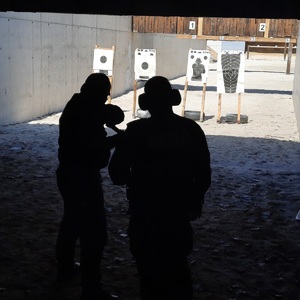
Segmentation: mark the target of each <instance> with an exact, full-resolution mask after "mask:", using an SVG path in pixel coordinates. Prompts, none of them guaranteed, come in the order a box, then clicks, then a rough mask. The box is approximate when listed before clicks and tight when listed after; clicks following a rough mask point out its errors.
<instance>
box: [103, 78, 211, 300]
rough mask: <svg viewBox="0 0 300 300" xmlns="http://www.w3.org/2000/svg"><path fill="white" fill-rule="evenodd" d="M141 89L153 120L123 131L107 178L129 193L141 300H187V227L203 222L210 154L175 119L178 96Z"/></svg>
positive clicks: (158, 85)
mask: <svg viewBox="0 0 300 300" xmlns="http://www.w3.org/2000/svg"><path fill="white" fill-rule="evenodd" d="M144 90H145V93H143V94H142V95H140V96H139V106H140V108H141V109H142V110H148V111H149V113H150V117H149V118H146V119H139V120H134V121H132V122H130V123H129V124H128V125H127V128H126V130H125V132H124V135H123V136H122V141H121V142H120V143H119V144H118V145H117V146H116V149H115V152H114V154H113V155H112V157H111V160H110V163H109V173H110V176H111V179H112V181H113V183H114V184H117V185H123V184H126V186H127V197H128V200H129V203H130V207H129V214H130V219H129V227H128V236H129V241H130V250H131V253H132V254H133V256H134V258H135V259H136V263H137V269H138V272H139V275H140V295H141V299H142V300H150V299H151V300H153V299H155V300H159V299H172V300H179V299H180V300H183V299H184V300H190V299H192V298H193V290H192V278H191V273H190V268H189V265H188V261H187V257H188V255H189V254H190V253H191V250H192V247H193V230H192V227H191V223H190V221H191V220H195V219H196V218H198V217H200V215H201V211H202V204H203V201H204V196H205V193H206V191H207V190H208V188H209V186H210V182H211V169H210V154H209V149H208V145H207V141H206V137H205V135H204V132H203V130H202V129H201V127H200V126H199V125H198V124H197V123H196V122H195V121H192V120H190V119H187V118H184V117H181V116H178V115H177V114H175V113H174V112H173V109H172V107H173V106H174V105H179V104H180V102H181V96H180V92H179V91H178V90H177V89H173V88H172V86H171V84H170V83H169V81H168V80H167V79H166V78H164V77H162V76H155V77H153V78H151V79H149V80H148V81H147V82H146V84H145V88H144Z"/></svg>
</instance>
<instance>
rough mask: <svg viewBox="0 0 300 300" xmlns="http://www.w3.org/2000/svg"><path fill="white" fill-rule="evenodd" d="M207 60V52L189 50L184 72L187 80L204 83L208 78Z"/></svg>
mask: <svg viewBox="0 0 300 300" xmlns="http://www.w3.org/2000/svg"><path fill="white" fill-rule="evenodd" d="M209 60H210V53H209V51H207V50H194V49H190V50H189V54H188V63H187V71H186V77H187V80H188V81H200V82H202V83H206V81H207V77H208V69H209Z"/></svg>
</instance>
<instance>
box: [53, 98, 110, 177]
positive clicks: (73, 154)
mask: <svg viewBox="0 0 300 300" xmlns="http://www.w3.org/2000/svg"><path fill="white" fill-rule="evenodd" d="M87 100H88V99H86V98H85V97H84V95H83V94H81V93H80V94H74V95H73V97H72V98H71V100H70V101H69V102H68V103H67V105H66V107H65V109H64V110H63V112H62V115H61V117H60V120H59V140H58V143H59V149H58V159H59V162H60V168H69V167H70V166H72V168H73V167H74V166H78V167H79V168H84V169H85V170H88V171H95V172H99V170H100V169H101V168H104V167H106V166H107V164H108V161H109V157H110V147H109V145H108V143H107V140H106V135H107V133H106V131H105V128H104V125H103V124H104V121H103V119H104V116H103V107H104V104H101V103H100V102H99V103H97V102H94V103H93V102H91V101H90V102H88V101H87Z"/></svg>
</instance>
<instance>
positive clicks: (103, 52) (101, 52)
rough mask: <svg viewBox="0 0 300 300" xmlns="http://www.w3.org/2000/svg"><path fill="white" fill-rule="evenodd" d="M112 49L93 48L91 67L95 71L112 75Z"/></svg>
mask: <svg viewBox="0 0 300 300" xmlns="http://www.w3.org/2000/svg"><path fill="white" fill-rule="evenodd" d="M113 60H114V51H113V49H101V48H96V49H94V61H93V69H94V72H95V73H104V74H105V75H107V76H112V72H113Z"/></svg>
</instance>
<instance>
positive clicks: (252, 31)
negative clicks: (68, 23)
mask: <svg viewBox="0 0 300 300" xmlns="http://www.w3.org/2000/svg"><path fill="white" fill-rule="evenodd" d="M298 29H299V21H298V20H296V19H252V18H207V17H205V18H202V17H201V18H198V17H157V16H155V17H154V16H134V17H133V32H140V33H168V34H178V35H186V34H187V35H197V36H216V37H219V36H224V37H226V36H231V37H258V38H259V37H261V38H293V39H296V38H297V35H298Z"/></svg>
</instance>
